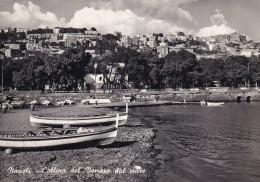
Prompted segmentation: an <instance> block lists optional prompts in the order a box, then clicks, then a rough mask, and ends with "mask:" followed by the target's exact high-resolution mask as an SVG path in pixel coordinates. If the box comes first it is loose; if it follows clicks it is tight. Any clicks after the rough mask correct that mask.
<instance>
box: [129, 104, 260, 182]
mask: <svg viewBox="0 0 260 182" xmlns="http://www.w3.org/2000/svg"><path fill="white" fill-rule="evenodd" d="M130 113H131V114H130V116H131V117H138V118H140V119H141V120H146V121H149V122H151V123H152V124H153V126H154V127H155V128H156V129H157V130H158V131H157V133H156V138H155V139H154V143H155V147H156V148H160V149H161V153H160V154H159V156H158V158H159V162H160V166H159V167H158V170H157V172H156V176H155V179H156V181H164V182H167V181H177V182H182V181H192V182H204V181H205V182H209V181H210V182H211V181H213V182H214V181H216V182H218V181H219V182H230V181H234V182H245V181H246V182H251V181H252V182H253V181H255V182H257V181H260V102H251V103H246V102H241V103H225V104H224V106H212V107H209V106H208V107H207V106H200V105H171V106H157V107H139V108H132V109H131V110H130Z"/></svg>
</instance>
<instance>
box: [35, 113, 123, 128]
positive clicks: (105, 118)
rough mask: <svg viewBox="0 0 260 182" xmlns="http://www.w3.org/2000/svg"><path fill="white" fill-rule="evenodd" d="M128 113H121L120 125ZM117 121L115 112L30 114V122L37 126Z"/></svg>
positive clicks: (87, 124)
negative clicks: (61, 114) (66, 114)
mask: <svg viewBox="0 0 260 182" xmlns="http://www.w3.org/2000/svg"><path fill="white" fill-rule="evenodd" d="M127 117H128V114H127V113H119V119H118V125H119V126H122V125H124V124H125V123H126V121H127ZM115 121H116V116H115V114H114V113H109V114H103V115H96V116H86V115H79V116H67V117H50V116H43V115H34V114H32V115H30V124H31V125H32V126H36V127H44V126H63V127H64V128H68V127H72V126H90V125H99V124H106V123H113V122H115Z"/></svg>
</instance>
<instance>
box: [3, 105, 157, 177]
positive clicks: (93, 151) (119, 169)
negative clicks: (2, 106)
mask: <svg viewBox="0 0 260 182" xmlns="http://www.w3.org/2000/svg"><path fill="white" fill-rule="evenodd" d="M109 111H111V110H110V109H109V108H93V107H91V106H79V105H76V106H63V107H48V108H45V107H41V106H38V107H36V110H35V111H31V110H30V109H29V108H27V109H15V110H10V111H7V113H6V114H3V113H1V114H0V120H1V122H0V130H1V131H28V130H35V128H33V127H32V126H30V124H29V115H30V114H31V113H35V114H36V113H41V112H44V113H52V114H64V113H66V114H75V115H80V114H90V113H92V114H97V113H100V112H102V113H105V112H109ZM154 136H155V129H154V128H153V127H152V126H151V124H150V123H148V122H146V121H140V120H139V119H138V118H134V117H132V116H131V110H130V111H129V119H128V122H127V126H123V127H120V128H119V130H118V136H117V138H116V141H115V142H114V143H113V144H111V145H109V146H105V147H89V146H76V147H70V148H62V149H48V150H46V149H45V150H33V151H17V152H15V153H14V154H11V155H7V154H5V153H4V152H3V151H0V160H1V166H0V179H1V181H48V180H49V181H154V178H153V177H154V174H155V169H156V167H158V166H157V165H158V163H157V161H156V156H157V151H156V150H155V149H154V147H153V143H152V140H153V138H154Z"/></svg>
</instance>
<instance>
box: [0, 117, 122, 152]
mask: <svg viewBox="0 0 260 182" xmlns="http://www.w3.org/2000/svg"><path fill="white" fill-rule="evenodd" d="M115 118H116V123H115V125H112V126H102V127H97V128H91V129H88V128H82V127H80V128H68V129H58V130H42V131H39V132H37V133H36V132H31V131H30V132H26V133H24V134H22V135H20V134H0V147H1V148H4V149H6V150H5V152H6V153H8V154H10V153H12V149H17V148H18V149H34V148H45V147H59V146H63V145H71V144H78V143H84V142H94V144H95V145H108V144H111V143H113V142H114V140H115V138H116V136H117V128H118V115H117V117H115Z"/></svg>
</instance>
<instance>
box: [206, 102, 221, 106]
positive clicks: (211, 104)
mask: <svg viewBox="0 0 260 182" xmlns="http://www.w3.org/2000/svg"><path fill="white" fill-rule="evenodd" d="M206 105H207V106H221V105H224V102H206Z"/></svg>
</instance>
